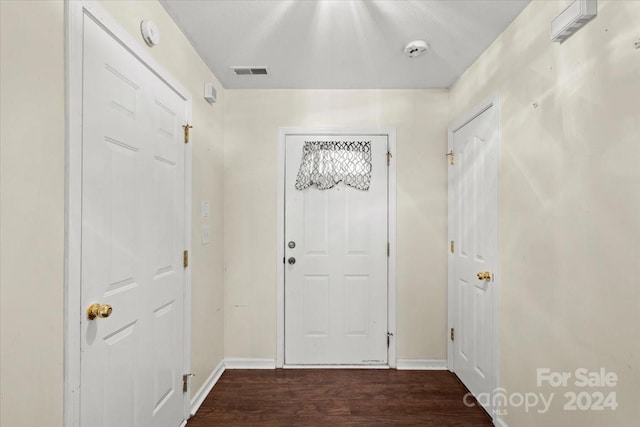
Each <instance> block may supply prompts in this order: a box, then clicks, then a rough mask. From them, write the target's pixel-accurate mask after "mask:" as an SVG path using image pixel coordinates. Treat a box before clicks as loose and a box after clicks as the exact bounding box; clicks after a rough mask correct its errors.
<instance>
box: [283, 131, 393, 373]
mask: <svg viewBox="0 0 640 427" xmlns="http://www.w3.org/2000/svg"><path fill="white" fill-rule="evenodd" d="M309 140H311V141H318V140H325V141H326V140H334V141H335V140H340V141H371V152H372V171H371V184H370V188H369V190H367V191H363V190H358V189H355V188H352V187H350V186H347V185H344V184H343V183H340V184H338V185H336V186H335V187H333V188H331V189H328V190H319V189H317V188H316V187H315V186H312V187H309V188H306V189H304V190H297V189H296V187H295V184H296V177H297V174H298V168H299V166H300V163H301V160H302V156H303V145H304V142H305V141H309ZM285 146H286V147H285V149H286V154H285V164H286V167H285V248H284V253H285V258H286V260H283V261H286V264H285V283H284V286H285V358H284V363H285V364H288V365H304V364H312V365H386V364H387V357H388V356H387V346H388V344H387V269H388V255H387V242H388V237H387V236H388V206H387V194H388V188H387V187H388V185H387V182H388V167H387V150H388V142H387V136H371V135H360V136H347V135H330V136H327V135H287V137H286V140H285ZM290 242H291V243H290ZM294 245H295V247H292V246H294ZM290 259H292V260H293V259H295V263H294V264H290V263H289V260H290Z"/></svg>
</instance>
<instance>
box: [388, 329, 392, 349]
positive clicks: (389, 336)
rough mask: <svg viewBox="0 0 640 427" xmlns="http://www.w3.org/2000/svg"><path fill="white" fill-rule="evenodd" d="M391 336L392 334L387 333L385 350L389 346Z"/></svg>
mask: <svg viewBox="0 0 640 427" xmlns="http://www.w3.org/2000/svg"><path fill="white" fill-rule="evenodd" d="M392 336H393V333H392V332H387V348H389V346H390V345H391V337H392Z"/></svg>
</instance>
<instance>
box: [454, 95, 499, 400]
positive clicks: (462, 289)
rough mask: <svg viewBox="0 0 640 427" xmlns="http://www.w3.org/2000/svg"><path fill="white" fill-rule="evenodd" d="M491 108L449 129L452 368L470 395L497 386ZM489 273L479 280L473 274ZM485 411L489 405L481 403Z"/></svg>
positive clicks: (494, 149)
mask: <svg viewBox="0 0 640 427" xmlns="http://www.w3.org/2000/svg"><path fill="white" fill-rule="evenodd" d="M495 109H496V107H491V108H489V109H488V110H486V111H484V112H483V113H482V114H480V115H479V116H477V117H476V118H475V119H473V120H472V121H470V122H469V123H467V124H466V125H464V126H463V127H462V128H460V129H458V130H457V131H455V132H454V133H453V151H454V153H455V163H454V165H452V166H451V167H452V168H453V172H452V175H451V181H450V184H449V185H450V187H449V188H450V197H451V198H452V205H453V210H454V214H453V224H452V226H453V232H452V235H453V238H454V241H455V242H456V246H457V250H456V251H455V253H454V254H453V257H452V262H453V276H454V277H453V283H454V291H453V297H454V303H453V304H454V305H453V307H454V316H453V325H452V326H453V327H454V328H455V340H454V342H453V354H454V356H453V365H454V366H453V367H454V372H455V373H456V374H457V375H458V377H460V379H461V380H462V382H463V383H464V384H465V385H466V386H467V388H468V389H469V390H470V391H471V392H472V393H473V394H474V395H476V396H477V395H478V394H479V393H490V392H492V391H493V389H494V388H495V387H496V382H495V381H496V372H495V357H496V355H495V354H494V338H495V324H494V315H495V310H496V307H495V306H494V299H495V295H494V287H495V284H494V280H495V276H494V273H495V269H496V260H497V194H498V187H497V171H498V169H497V168H498V163H497V161H498V157H497V152H498V151H497V149H498V147H497V143H498V142H497V125H498V124H497V120H496V113H495ZM480 272H489V273H491V275H492V276H491V280H490V281H486V280H481V279H479V278H478V273H480ZM485 409H487V410H488V411H489V412H490V410H491V408H489V407H487V408H485Z"/></svg>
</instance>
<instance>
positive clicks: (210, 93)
mask: <svg viewBox="0 0 640 427" xmlns="http://www.w3.org/2000/svg"><path fill="white" fill-rule="evenodd" d="M204 99H205V101H207V102H208V103H209V104H214V103H215V102H216V101H217V100H218V92H216V88H215V87H214V86H213V83H205V84H204Z"/></svg>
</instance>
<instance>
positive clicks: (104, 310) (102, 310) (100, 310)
mask: <svg viewBox="0 0 640 427" xmlns="http://www.w3.org/2000/svg"><path fill="white" fill-rule="evenodd" d="M112 311H113V308H111V306H110V305H109V304H97V303H96V304H91V305H90V306H89V308H87V318H88V319H89V320H93V319H95V318H96V317H100V318H105V317H109V316H111V312H112Z"/></svg>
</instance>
